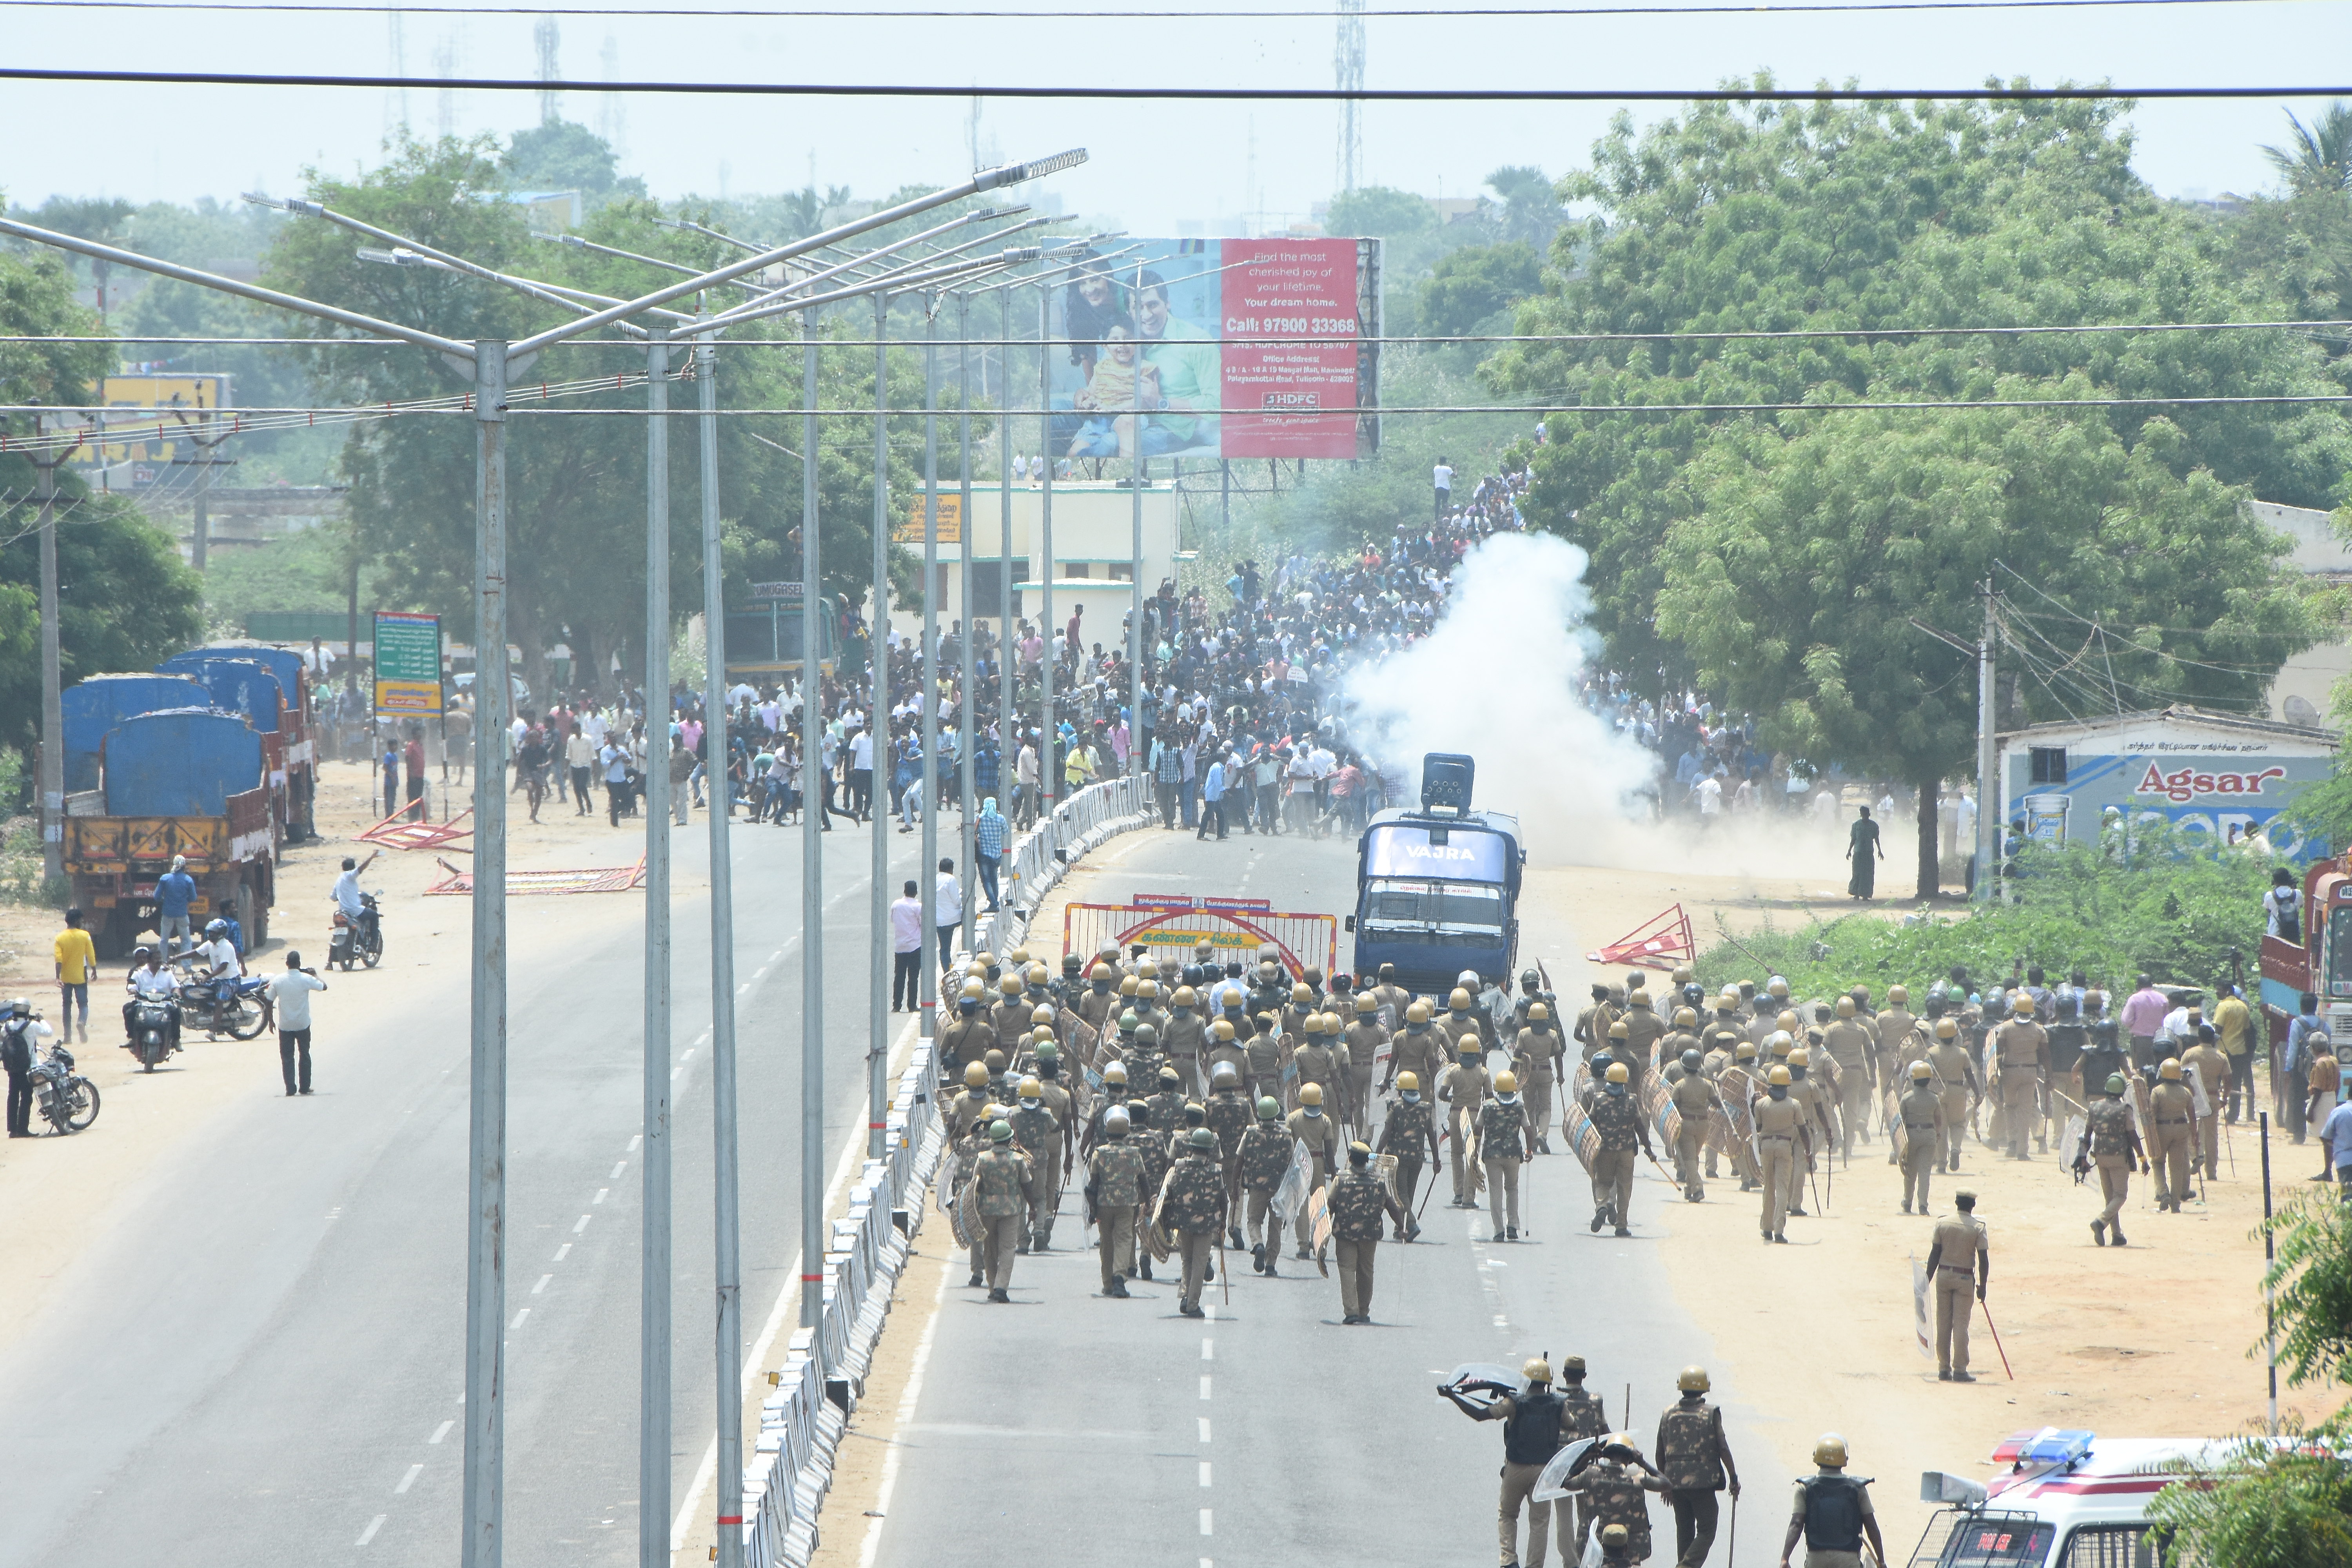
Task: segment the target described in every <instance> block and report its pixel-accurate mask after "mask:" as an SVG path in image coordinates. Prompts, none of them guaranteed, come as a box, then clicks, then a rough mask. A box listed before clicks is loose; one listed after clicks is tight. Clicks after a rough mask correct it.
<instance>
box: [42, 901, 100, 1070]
mask: <svg viewBox="0 0 2352 1568" xmlns="http://www.w3.org/2000/svg"><path fill="white" fill-rule="evenodd" d="M49 946H50V949H51V950H52V951H53V952H55V953H56V954H57V968H58V992H59V993H60V994H62V996H63V999H64V1003H65V1005H64V1006H62V1007H61V1008H59V1009H58V1012H59V1016H58V1039H60V1040H63V1041H66V1042H68V1044H70V1043H71V1042H72V1040H73V1037H74V1017H75V1014H76V1012H77V1011H79V1015H80V1017H81V1043H82V1044H83V1045H85V1046H86V1045H88V1044H89V983H90V981H91V980H92V979H93V978H94V977H95V976H96V975H97V973H98V949H97V947H96V946H94V945H93V944H92V943H91V942H90V940H89V932H88V931H84V930H82V929H81V911H80V910H67V911H66V929H65V930H63V931H59V932H58V935H57V940H56V941H55V942H51V943H50V944H49Z"/></svg>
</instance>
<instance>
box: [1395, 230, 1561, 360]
mask: <svg viewBox="0 0 2352 1568" xmlns="http://www.w3.org/2000/svg"><path fill="white" fill-rule="evenodd" d="M1542 279H1543V265H1542V263H1541V262H1540V261H1538V259H1537V256H1536V249H1535V247H1533V246H1531V245H1529V244H1528V243H1527V242H1526V241H1525V240H1518V239H1513V240H1506V241H1505V242H1504V243H1502V244H1501V245H1486V246H1474V247H1468V248H1466V249H1463V250H1457V251H1455V252H1454V253H1453V254H1452V255H1450V256H1444V257H1441V258H1438V262H1437V265H1436V266H1435V267H1434V268H1432V269H1431V271H1430V275H1429V278H1428V279H1427V280H1426V281H1425V282H1423V284H1422V286H1421V326H1422V331H1424V332H1426V333H1428V334H1429V335H1430V336H1432V337H1462V336H1465V335H1467V334H1470V333H1473V332H1477V331H1482V330H1484V329H1485V328H1486V324H1487V323H1488V322H1490V321H1494V319H1495V318H1496V316H1499V315H1501V314H1502V313H1503V312H1504V311H1505V310H1509V309H1510V308H1511V307H1512V306H1514V305H1517V303H1518V302H1519V301H1520V300H1524V299H1526V298H1527V297H1528V295H1530V294H1532V293H1534V292H1535V291H1536V289H1538V287H1539V286H1540V284H1541V282H1542ZM1501 324H1503V325H1505V326H1507V322H1506V323H1501Z"/></svg>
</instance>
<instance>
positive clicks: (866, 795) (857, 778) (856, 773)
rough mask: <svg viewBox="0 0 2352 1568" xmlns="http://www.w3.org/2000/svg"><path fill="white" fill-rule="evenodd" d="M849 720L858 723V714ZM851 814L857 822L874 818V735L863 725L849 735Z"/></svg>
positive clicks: (869, 820) (852, 818)
mask: <svg viewBox="0 0 2352 1568" xmlns="http://www.w3.org/2000/svg"><path fill="white" fill-rule="evenodd" d="M849 722H850V723H852V724H857V723H858V720H857V717H856V715H855V714H852V715H851V716H850V719H849ZM849 815H850V818H851V820H852V821H856V822H871V821H872V820H873V819H874V735H873V731H869V730H866V729H865V728H863V727H862V726H861V727H859V728H858V729H857V731H856V733H854V734H852V735H851V736H850V737H849Z"/></svg>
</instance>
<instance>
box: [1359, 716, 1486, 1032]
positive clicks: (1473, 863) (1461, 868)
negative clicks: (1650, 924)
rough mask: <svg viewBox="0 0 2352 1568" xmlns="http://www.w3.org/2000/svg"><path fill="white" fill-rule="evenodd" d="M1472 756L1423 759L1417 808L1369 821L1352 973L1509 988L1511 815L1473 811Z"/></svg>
mask: <svg viewBox="0 0 2352 1568" xmlns="http://www.w3.org/2000/svg"><path fill="white" fill-rule="evenodd" d="M1476 770H1477V764H1476V763H1475V762H1474V761H1473V760H1472V759H1470V758H1469V757H1466V756H1462V755H1459V754H1457V753H1453V752H1430V753H1428V754H1427V755H1426V756H1424V757H1423V759H1422V764H1421V807H1420V809H1419V810H1417V811H1415V810H1409V809H1405V808H1402V807H1393V808H1391V809H1390V810H1387V811H1383V812H1381V814H1380V815H1379V816H1375V817H1373V818H1372V820H1371V823H1370V826H1367V827H1366V828H1365V829H1364V834H1363V837H1361V838H1360V839H1359V840H1358V841H1357V847H1356V910H1355V913H1353V914H1351V915H1349V917H1348V921H1347V926H1348V930H1349V931H1351V932H1353V933H1354V935H1355V939H1356V940H1355V956H1354V960H1353V962H1354V964H1355V971H1356V973H1358V974H1360V975H1364V976H1366V977H1370V976H1371V975H1374V974H1377V973H1380V966H1381V964H1383V963H1393V964H1395V965H1396V977H1397V983H1398V984H1401V985H1403V986H1405V987H1406V988H1408V989H1409V990H1412V991H1414V992H1416V993H1420V994H1425V995H1436V996H1444V994H1446V993H1447V992H1449V991H1451V990H1452V989H1453V988H1454V984H1455V980H1456V978H1457V977H1458V976H1459V975H1460V974H1461V973H1462V972H1463V971H1464V970H1465V969H1468V970H1475V971H1476V972H1477V973H1478V976H1479V977H1480V978H1481V979H1483V980H1488V981H1492V982H1494V983H1495V984H1498V985H1501V986H1502V987H1503V988H1504V989H1506V990H1508V989H1509V987H1510V984H1511V966H1512V963H1513V962H1514V961H1515V959H1516V958H1517V954H1518V947H1519V920H1518V902H1519V879H1520V875H1521V872H1522V870H1523V869H1524V868H1525V867H1526V865H1527V858H1528V856H1527V851H1526V850H1524V849H1522V848H1520V847H1519V822H1518V818H1517V817H1515V816H1508V815H1507V814H1505V813H1503V812H1499V811H1474V810H1472V809H1471V806H1470V794H1471V785H1472V784H1473V781H1474V778H1475V773H1476Z"/></svg>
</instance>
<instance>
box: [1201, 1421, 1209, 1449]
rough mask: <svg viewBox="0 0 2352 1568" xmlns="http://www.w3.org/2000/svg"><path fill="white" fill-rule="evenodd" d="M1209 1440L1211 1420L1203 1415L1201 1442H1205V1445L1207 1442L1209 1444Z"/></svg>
mask: <svg viewBox="0 0 2352 1568" xmlns="http://www.w3.org/2000/svg"><path fill="white" fill-rule="evenodd" d="M1208 1440H1209V1418H1208V1417H1207V1416H1205V1415H1203V1416H1202V1417H1201V1441H1202V1442H1203V1443H1205V1442H1207V1441H1208Z"/></svg>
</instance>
